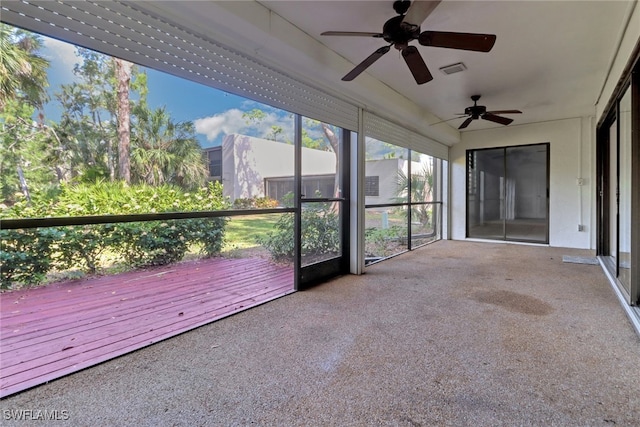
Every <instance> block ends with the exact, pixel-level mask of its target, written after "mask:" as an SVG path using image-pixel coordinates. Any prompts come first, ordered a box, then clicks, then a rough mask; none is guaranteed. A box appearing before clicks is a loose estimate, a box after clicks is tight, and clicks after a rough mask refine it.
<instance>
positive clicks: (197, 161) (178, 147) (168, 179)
mask: <svg viewBox="0 0 640 427" xmlns="http://www.w3.org/2000/svg"><path fill="white" fill-rule="evenodd" d="M135 117H136V121H135V123H134V124H133V130H132V138H131V178H132V182H144V183H146V184H149V185H161V184H165V183H168V184H175V185H179V186H181V187H183V188H193V187H199V186H201V185H203V184H204V183H205V181H206V177H207V168H206V164H205V161H204V158H203V156H202V150H201V148H200V145H199V144H198V141H197V139H196V137H195V127H194V125H193V123H192V122H178V123H175V122H173V121H172V120H171V117H170V116H169V114H168V113H167V111H166V109H165V108H164V107H162V108H158V109H156V110H153V111H150V110H149V109H148V108H147V107H146V106H145V105H144V104H143V105H138V106H137V108H136V112H135Z"/></svg>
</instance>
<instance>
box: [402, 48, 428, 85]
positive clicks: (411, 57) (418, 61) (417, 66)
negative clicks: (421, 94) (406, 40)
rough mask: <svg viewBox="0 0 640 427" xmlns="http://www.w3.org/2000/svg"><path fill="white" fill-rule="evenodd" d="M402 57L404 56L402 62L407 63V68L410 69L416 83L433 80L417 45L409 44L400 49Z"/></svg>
mask: <svg viewBox="0 0 640 427" xmlns="http://www.w3.org/2000/svg"><path fill="white" fill-rule="evenodd" d="M402 57H403V58H404V62H406V63H407V66H408V67H409V70H411V74H413V78H414V79H416V83H418V84H419V85H421V84H423V83H426V82H430V81H431V80H433V76H432V75H431V73H430V72H429V69H428V68H427V64H425V63H424V60H423V59H422V55H420V52H418V48H417V47H415V46H409V47H406V48H404V49H402Z"/></svg>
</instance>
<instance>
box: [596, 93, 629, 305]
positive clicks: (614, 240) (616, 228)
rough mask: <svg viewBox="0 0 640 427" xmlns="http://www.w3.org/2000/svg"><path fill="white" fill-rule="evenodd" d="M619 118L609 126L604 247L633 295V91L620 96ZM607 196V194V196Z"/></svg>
mask: <svg viewBox="0 0 640 427" xmlns="http://www.w3.org/2000/svg"><path fill="white" fill-rule="evenodd" d="M617 113H618V114H617V118H618V119H617V120H616V119H614V120H612V121H611V124H610V125H609V131H608V134H607V137H608V141H606V144H607V146H608V147H607V148H605V149H606V154H607V158H608V160H607V161H606V171H605V172H604V173H605V177H606V178H607V180H608V181H607V187H606V188H607V192H606V193H607V194H606V197H605V198H604V200H608V203H607V202H605V203H606V208H607V216H606V218H608V224H606V225H605V226H606V227H607V228H608V230H607V231H608V237H605V242H606V243H607V245H606V246H605V247H604V248H603V249H604V250H603V254H604V256H605V258H604V259H605V260H606V261H607V263H606V265H607V268H608V269H609V271H610V272H611V274H612V275H613V276H614V277H616V278H618V281H619V282H620V284H621V285H622V287H623V289H624V290H625V291H626V292H627V293H628V294H631V179H632V175H631V168H632V153H631V145H632V144H631V90H630V88H629V89H627V91H626V92H625V94H624V95H623V96H622V98H621V99H620V103H619V106H618V111H617ZM604 196H605V195H604V194H603V197H604Z"/></svg>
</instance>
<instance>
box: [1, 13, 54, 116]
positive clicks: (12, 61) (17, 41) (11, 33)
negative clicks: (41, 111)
mask: <svg viewBox="0 0 640 427" xmlns="http://www.w3.org/2000/svg"><path fill="white" fill-rule="evenodd" d="M41 47H42V42H41V41H40V39H39V38H38V36H36V35H35V34H32V33H27V32H25V31H22V30H18V29H14V28H13V27H10V26H8V25H6V24H2V23H0V52H2V55H0V108H4V105H5V104H6V103H7V101H9V100H12V99H17V98H21V99H23V100H24V101H26V102H28V103H29V104H31V105H32V106H34V107H36V108H41V107H42V105H43V104H44V103H45V102H46V101H47V91H46V88H47V86H49V82H48V80H47V68H48V67H49V61H47V60H46V59H44V58H42V57H41V56H39V55H38V54H37V53H36V52H37V51H38V49H40V48H41Z"/></svg>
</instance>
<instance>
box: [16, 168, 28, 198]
mask: <svg viewBox="0 0 640 427" xmlns="http://www.w3.org/2000/svg"><path fill="white" fill-rule="evenodd" d="M16 169H17V170H18V179H19V180H20V188H21V189H22V194H24V197H25V198H26V199H27V201H28V202H29V203H31V195H30V194H29V186H28V185H27V180H26V179H24V173H23V172H22V167H20V165H18V166H17V168H16Z"/></svg>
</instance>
